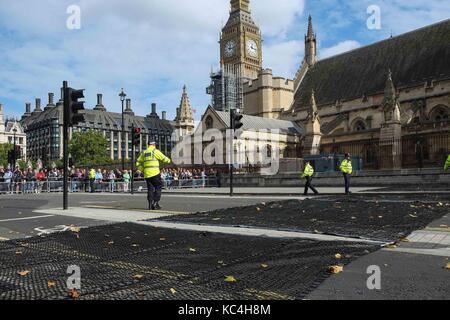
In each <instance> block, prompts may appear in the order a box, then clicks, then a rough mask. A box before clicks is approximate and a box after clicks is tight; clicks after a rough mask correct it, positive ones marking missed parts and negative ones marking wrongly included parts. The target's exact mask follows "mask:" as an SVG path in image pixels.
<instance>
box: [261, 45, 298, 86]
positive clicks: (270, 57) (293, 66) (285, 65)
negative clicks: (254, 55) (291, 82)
mask: <svg viewBox="0 0 450 320" xmlns="http://www.w3.org/2000/svg"><path fill="white" fill-rule="evenodd" d="M304 49H305V47H304V43H303V41H295V40H292V41H287V42H281V43H275V44H273V45H269V46H265V47H264V55H265V56H264V67H267V68H271V69H272V71H273V74H274V75H276V76H281V77H285V78H289V79H292V78H293V77H294V75H295V73H296V71H297V69H298V67H299V65H300V64H301V60H302V57H303V55H304Z"/></svg>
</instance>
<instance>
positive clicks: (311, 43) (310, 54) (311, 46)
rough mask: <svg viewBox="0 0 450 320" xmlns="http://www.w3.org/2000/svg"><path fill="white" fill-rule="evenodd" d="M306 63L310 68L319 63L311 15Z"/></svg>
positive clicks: (306, 38) (307, 37)
mask: <svg viewBox="0 0 450 320" xmlns="http://www.w3.org/2000/svg"><path fill="white" fill-rule="evenodd" d="M305 61H306V63H307V64H308V66H310V67H312V66H313V65H315V64H316V62H317V41H316V35H315V34H314V29H313V25H312V17H311V15H310V16H309V18H308V33H307V34H306V35H305Z"/></svg>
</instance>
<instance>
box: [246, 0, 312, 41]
mask: <svg viewBox="0 0 450 320" xmlns="http://www.w3.org/2000/svg"><path fill="white" fill-rule="evenodd" d="M251 3H252V6H253V16H254V17H255V20H256V21H258V22H261V26H262V28H263V33H264V34H265V35H266V36H271V37H284V36H285V34H286V32H287V31H288V29H289V27H291V26H292V24H293V23H294V22H295V19H296V18H297V17H298V16H301V15H302V14H303V10H304V8H305V0H277V1H274V0H256V1H253V2H251Z"/></svg>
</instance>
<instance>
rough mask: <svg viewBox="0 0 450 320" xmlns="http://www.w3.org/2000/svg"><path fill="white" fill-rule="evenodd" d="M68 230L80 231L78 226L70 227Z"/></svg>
mask: <svg viewBox="0 0 450 320" xmlns="http://www.w3.org/2000/svg"><path fill="white" fill-rule="evenodd" d="M69 230H70V231H72V232H75V233H78V232H80V231H81V228H79V227H70V229H69Z"/></svg>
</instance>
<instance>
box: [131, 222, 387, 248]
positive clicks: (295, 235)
mask: <svg viewBox="0 0 450 320" xmlns="http://www.w3.org/2000/svg"><path fill="white" fill-rule="evenodd" d="M136 223H138V224H141V225H146V226H150V227H157V228H167V229H178V230H189V231H199V232H214V233H223V234H234V235H241V236H250V237H269V238H291V239H310V240H319V241H343V242H357V243H370V244H379V245H380V246H381V245H385V244H386V243H384V242H380V241H373V240H366V239H355V238H346V237H339V236H331V235H325V234H313V233H303V232H291V231H279V230H269V229H258V228H236V227H220V226H204V225H193V224H184V223H171V222H146V221H138V222H136Z"/></svg>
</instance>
